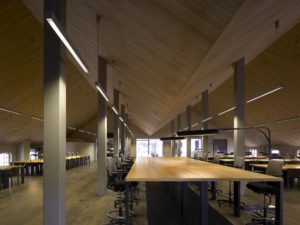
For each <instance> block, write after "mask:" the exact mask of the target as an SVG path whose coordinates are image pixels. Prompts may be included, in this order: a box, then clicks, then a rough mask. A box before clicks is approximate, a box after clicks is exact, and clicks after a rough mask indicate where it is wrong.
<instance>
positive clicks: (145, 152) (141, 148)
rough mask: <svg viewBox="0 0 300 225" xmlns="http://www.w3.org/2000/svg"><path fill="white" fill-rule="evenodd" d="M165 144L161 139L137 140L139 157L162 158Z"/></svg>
mask: <svg viewBox="0 0 300 225" xmlns="http://www.w3.org/2000/svg"><path fill="white" fill-rule="evenodd" d="M162 151H163V143H162V141H161V140H159V139H137V140H136V153H137V154H136V155H137V157H147V156H162Z"/></svg>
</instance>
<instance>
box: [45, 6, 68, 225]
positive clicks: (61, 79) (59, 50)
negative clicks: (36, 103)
mask: <svg viewBox="0 0 300 225" xmlns="http://www.w3.org/2000/svg"><path fill="white" fill-rule="evenodd" d="M52 14H54V15H55V16H56V18H57V20H58V21H59V23H60V24H61V26H62V27H63V28H65V24H66V1H65V0H52V1H44V26H43V27H44V70H43V73H44V185H43V186H44V188H43V202H44V203H43V206H44V214H43V220H44V225H53V224H55V225H65V224H66V193H65V191H66V190H65V189H66V188H65V185H66V178H65V175H66V159H65V157H66V80H65V78H66V77H65V62H66V52H65V48H64V47H63V44H62V43H61V41H60V40H59V38H58V36H57V35H56V34H55V32H54V31H53V30H52V28H51V27H50V25H49V24H48V22H47V21H46V20H45V19H46V18H49V17H51V15H52Z"/></svg>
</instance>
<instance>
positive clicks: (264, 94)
mask: <svg viewBox="0 0 300 225" xmlns="http://www.w3.org/2000/svg"><path fill="white" fill-rule="evenodd" d="M282 88H283V86H281V85H280V86H278V87H275V88H272V89H271V90H269V91H267V92H264V93H262V94H260V95H258V96H255V97H253V98H251V99H249V100H248V101H247V103H250V102H253V101H255V100H257V99H259V98H262V97H264V96H267V95H269V94H272V93H274V92H276V91H279V90H280V89H282Z"/></svg>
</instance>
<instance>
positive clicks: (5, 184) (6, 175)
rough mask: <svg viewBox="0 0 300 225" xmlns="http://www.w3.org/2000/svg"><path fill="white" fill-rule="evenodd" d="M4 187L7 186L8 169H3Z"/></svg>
mask: <svg viewBox="0 0 300 225" xmlns="http://www.w3.org/2000/svg"><path fill="white" fill-rule="evenodd" d="M4 188H9V171H8V170H5V171H4Z"/></svg>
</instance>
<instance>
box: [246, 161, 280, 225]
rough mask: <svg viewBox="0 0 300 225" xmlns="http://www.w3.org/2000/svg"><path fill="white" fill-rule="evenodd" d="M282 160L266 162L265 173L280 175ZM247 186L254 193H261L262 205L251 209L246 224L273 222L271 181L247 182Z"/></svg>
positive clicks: (273, 189) (272, 189)
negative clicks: (250, 219)
mask: <svg viewBox="0 0 300 225" xmlns="http://www.w3.org/2000/svg"><path fill="white" fill-rule="evenodd" d="M282 168H283V161H281V160H271V161H269V163H268V167H267V170H266V174H268V175H271V176H278V177H281V176H282ZM247 188H248V189H250V190H252V191H253V192H254V193H256V194H259V195H263V205H262V207H255V208H254V209H252V210H251V211H252V212H253V213H252V216H253V217H252V221H251V223H247V225H255V224H264V225H267V224H273V222H274V219H275V217H274V212H273V210H274V209H275V206H273V205H271V203H272V195H273V194H274V191H275V188H274V186H273V185H272V183H266V182H249V183H248V184H247ZM269 214H270V215H269Z"/></svg>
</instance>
